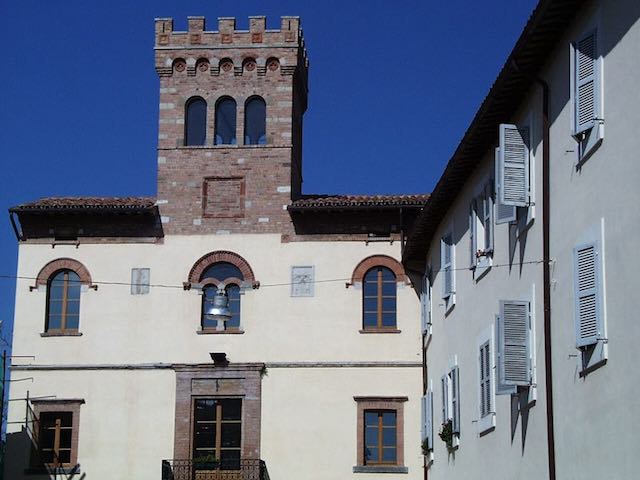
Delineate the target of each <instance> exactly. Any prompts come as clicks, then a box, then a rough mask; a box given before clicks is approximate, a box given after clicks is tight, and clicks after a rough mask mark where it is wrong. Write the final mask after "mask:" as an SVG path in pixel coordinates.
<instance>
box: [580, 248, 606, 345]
mask: <svg viewBox="0 0 640 480" xmlns="http://www.w3.org/2000/svg"><path fill="white" fill-rule="evenodd" d="M573 262H574V289H575V310H576V322H575V323H576V346H577V347H584V346H587V345H593V344H595V343H597V341H598V339H602V338H603V332H602V330H603V329H602V319H601V317H602V314H601V306H600V303H601V301H600V258H599V253H598V249H597V247H596V245H595V244H594V243H591V244H585V245H581V246H579V247H576V248H575V249H574V250H573Z"/></svg>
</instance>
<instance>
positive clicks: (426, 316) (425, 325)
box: [420, 269, 431, 335]
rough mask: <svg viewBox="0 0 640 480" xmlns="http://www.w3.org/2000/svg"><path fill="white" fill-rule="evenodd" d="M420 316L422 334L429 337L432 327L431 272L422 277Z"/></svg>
mask: <svg viewBox="0 0 640 480" xmlns="http://www.w3.org/2000/svg"><path fill="white" fill-rule="evenodd" d="M420 316H421V320H422V334H423V335H427V334H428V333H429V332H430V327H431V282H430V280H429V270H428V269H427V271H426V272H424V275H423V276H422V291H421V292H420Z"/></svg>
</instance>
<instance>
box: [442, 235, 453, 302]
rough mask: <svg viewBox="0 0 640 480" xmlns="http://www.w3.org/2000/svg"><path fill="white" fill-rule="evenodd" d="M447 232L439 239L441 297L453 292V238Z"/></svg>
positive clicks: (448, 295)
mask: <svg viewBox="0 0 640 480" xmlns="http://www.w3.org/2000/svg"><path fill="white" fill-rule="evenodd" d="M452 238H453V237H452V235H451V234H448V235H445V236H444V237H443V238H442V241H441V265H442V266H441V271H442V298H448V297H450V296H451V294H452V293H453V244H452V243H453V240H452Z"/></svg>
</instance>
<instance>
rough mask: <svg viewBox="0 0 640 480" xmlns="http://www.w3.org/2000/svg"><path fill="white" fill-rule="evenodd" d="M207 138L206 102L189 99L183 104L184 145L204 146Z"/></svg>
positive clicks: (200, 98)
mask: <svg viewBox="0 0 640 480" xmlns="http://www.w3.org/2000/svg"><path fill="white" fill-rule="evenodd" d="M206 138H207V102H205V100H204V99H203V98H202V97H191V98H190V99H189V100H187V103H186V104H185V121H184V144H185V145H195V146H199V145H204V144H205V143H206V141H207V140H206Z"/></svg>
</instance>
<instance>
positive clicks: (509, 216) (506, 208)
mask: <svg viewBox="0 0 640 480" xmlns="http://www.w3.org/2000/svg"><path fill="white" fill-rule="evenodd" d="M495 169H496V174H495V191H496V202H495V209H496V215H495V216H496V224H497V225H500V224H501V223H509V222H515V221H516V207H514V206H513V205H503V204H502V203H501V202H500V189H501V186H500V148H496V152H495Z"/></svg>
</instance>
